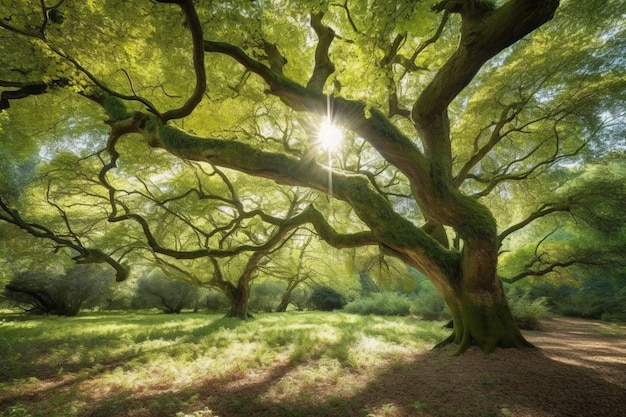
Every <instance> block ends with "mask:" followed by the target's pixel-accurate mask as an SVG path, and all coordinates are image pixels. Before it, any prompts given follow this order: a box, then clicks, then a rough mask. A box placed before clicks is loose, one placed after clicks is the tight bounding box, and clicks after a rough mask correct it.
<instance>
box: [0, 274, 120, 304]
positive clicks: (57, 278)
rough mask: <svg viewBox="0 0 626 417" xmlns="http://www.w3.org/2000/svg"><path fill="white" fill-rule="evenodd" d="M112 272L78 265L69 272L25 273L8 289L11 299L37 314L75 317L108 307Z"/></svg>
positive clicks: (18, 275)
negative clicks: (83, 310) (85, 309)
mask: <svg viewBox="0 0 626 417" xmlns="http://www.w3.org/2000/svg"><path fill="white" fill-rule="evenodd" d="M112 281H113V277H112V275H111V272H110V271H108V270H106V269H104V268H98V267H93V266H89V265H76V266H74V267H73V268H71V269H69V270H68V271H66V272H65V273H54V272H47V271H23V272H20V273H17V274H16V275H15V276H14V277H13V278H12V279H11V280H10V282H9V284H7V285H6V286H5V290H4V295H5V297H6V298H7V299H8V300H11V301H12V302H13V303H15V304H17V305H18V306H21V307H22V308H24V310H25V311H28V312H30V313H35V314H53V315H59V316H75V315H77V314H78V313H79V312H80V310H81V309H82V308H89V307H95V306H102V305H104V304H105V296H106V290H107V287H109V286H110V285H112V283H113V282H112Z"/></svg>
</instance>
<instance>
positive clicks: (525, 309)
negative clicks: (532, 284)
mask: <svg viewBox="0 0 626 417" xmlns="http://www.w3.org/2000/svg"><path fill="white" fill-rule="evenodd" d="M506 290H507V298H508V300H509V304H510V305H511V313H513V317H515V320H516V321H517V323H518V325H519V326H520V328H522V329H526V330H536V329H538V328H539V320H545V319H548V318H550V317H552V315H553V314H554V313H552V312H551V310H550V305H549V299H548V298H547V297H538V296H537V295H536V294H533V292H532V290H529V289H524V288H521V287H515V286H509V287H507V288H506Z"/></svg>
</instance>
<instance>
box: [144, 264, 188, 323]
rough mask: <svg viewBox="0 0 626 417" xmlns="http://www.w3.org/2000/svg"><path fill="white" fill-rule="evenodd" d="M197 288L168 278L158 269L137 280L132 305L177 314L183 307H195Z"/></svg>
mask: <svg viewBox="0 0 626 417" xmlns="http://www.w3.org/2000/svg"><path fill="white" fill-rule="evenodd" d="M198 295H199V294H198V288H196V287H194V286H193V285H191V284H189V283H187V282H183V281H177V280H174V279H171V278H168V277H167V276H166V275H165V274H163V272H161V271H160V270H158V269H155V270H153V271H152V272H150V273H149V274H146V275H143V276H142V277H140V278H139V279H138V280H137V289H136V293H135V298H134V299H133V306H134V307H135V308H157V309H159V310H161V311H163V312H164V313H166V314H173V313H175V314H178V313H180V312H181V311H182V310H183V309H189V308H196V307H197V303H198Z"/></svg>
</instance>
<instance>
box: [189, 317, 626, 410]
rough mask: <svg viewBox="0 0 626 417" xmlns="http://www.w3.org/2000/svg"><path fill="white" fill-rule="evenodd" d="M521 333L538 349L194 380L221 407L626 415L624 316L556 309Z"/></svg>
mask: <svg viewBox="0 0 626 417" xmlns="http://www.w3.org/2000/svg"><path fill="white" fill-rule="evenodd" d="M525 334H526V336H527V337H528V339H529V340H530V341H531V342H532V343H534V344H535V345H536V346H537V347H538V349H535V350H533V349H525V350H510V349H507V350H502V349H500V350H498V351H497V352H496V353H494V354H492V355H485V354H483V353H482V352H481V351H479V350H478V349H475V348H471V349H470V350H469V351H468V352H466V353H465V354H463V355H461V356H453V355H451V353H452V351H448V350H442V351H438V352H431V351H428V352H422V353H419V354H417V355H408V356H406V357H402V358H398V360H397V361H395V362H392V363H388V364H385V366H382V367H378V366H377V364H372V369H371V370H363V369H355V370H354V371H349V372H344V373H343V374H342V376H341V377H339V378H329V379H325V378H322V379H320V380H317V381H307V382H306V383H305V384H304V385H303V384H302V383H301V382H299V380H298V374H297V373H295V370H294V368H293V367H292V366H290V365H289V364H286V363H285V364H277V365H276V366H275V367H273V368H272V369H268V370H266V371H264V372H261V373H258V372H257V373H256V374H253V375H246V377H245V378H241V379H239V380H236V381H230V382H229V383H216V382H215V381H206V383H203V384H201V385H200V386H196V387H195V390H197V391H196V392H197V393H198V396H199V400H200V402H199V403H202V404H204V405H205V406H206V408H205V409H204V410H207V409H210V410H211V414H209V413H208V412H206V411H205V413H206V414H205V413H202V414H201V415H207V416H208V415H211V416H219V417H234V416H259V417H261V416H268V417H270V416H272V417H278V416H324V417H331V416H332V417H334V416H337V417H338V416H342V417H345V416H399V417H402V416H424V417H430V416H433V417H434V416H468V417H469V416H471V417H476V416H486V417H487V416H513V417H527V416H528V417H548V416H551V417H568V416H572V417H573V416H581V417H592V416H597V417H611V416H615V417H623V416H626V327H625V326H611V325H607V324H603V323H598V322H591V321H585V320H577V319H569V318H559V319H554V320H550V321H545V322H543V323H542V327H541V330H540V331H527V332H525ZM290 384H291V385H293V386H299V387H300V388H299V389H298V390H297V391H293V392H292V393H293V394H294V395H292V396H290V395H285V393H287V394H289V392H290V391H289V387H290ZM303 386H304V387H305V389H302V387H303ZM347 386H353V387H354V389H353V390H350V389H349V388H346V387H347ZM277 387H282V390H277ZM281 393H282V394H281ZM199 415H200V414H199Z"/></svg>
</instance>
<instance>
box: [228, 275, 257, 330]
mask: <svg viewBox="0 0 626 417" xmlns="http://www.w3.org/2000/svg"><path fill="white" fill-rule="evenodd" d="M226 296H227V297H228V299H229V300H230V311H229V312H228V314H227V315H226V316H227V317H235V318H239V319H242V320H248V319H251V318H252V314H250V313H249V312H248V301H249V300H250V285H249V283H248V282H247V280H242V279H240V280H239V284H238V286H236V287H235V286H234V285H232V284H230V283H229V285H228V290H227V291H226Z"/></svg>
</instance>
